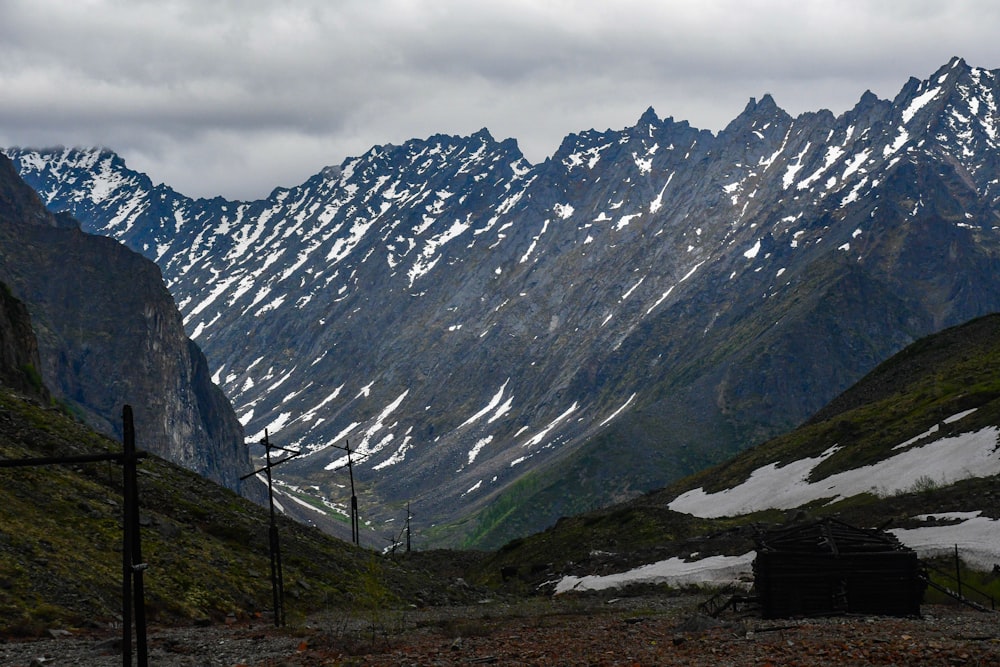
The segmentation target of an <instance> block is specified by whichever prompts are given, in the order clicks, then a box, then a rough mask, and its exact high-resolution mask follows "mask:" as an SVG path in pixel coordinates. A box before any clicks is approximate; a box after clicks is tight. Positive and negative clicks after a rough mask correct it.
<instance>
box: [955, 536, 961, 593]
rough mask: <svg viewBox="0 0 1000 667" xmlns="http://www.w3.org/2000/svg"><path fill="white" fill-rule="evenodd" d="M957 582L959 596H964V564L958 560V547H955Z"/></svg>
mask: <svg viewBox="0 0 1000 667" xmlns="http://www.w3.org/2000/svg"><path fill="white" fill-rule="evenodd" d="M955 581H957V582H958V594H959V595H961V594H962V563H961V561H960V560H958V545H957V544H956V545H955Z"/></svg>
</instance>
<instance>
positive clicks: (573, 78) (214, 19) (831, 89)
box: [0, 0, 1000, 199]
mask: <svg viewBox="0 0 1000 667" xmlns="http://www.w3.org/2000/svg"><path fill="white" fill-rule="evenodd" d="M998 35H1000V3H998V2H996V1H995V0H964V1H963V0H936V1H935V0H756V1H755V0H689V1H682V0H659V1H657V0H593V1H590V0H577V1H571V0H487V1H483V0H267V1H265V0H0V146H35V147H41V146H55V145H66V146H90V145H102V146H107V147H109V148H111V149H113V150H115V151H117V152H118V153H120V154H121V155H122V156H123V157H124V158H125V159H126V161H127V162H128V164H129V166H130V167H132V168H133V169H137V170H140V171H144V172H146V173H147V174H149V175H150V177H151V178H152V179H153V181H154V182H157V183H159V182H164V183H166V184H168V185H170V186H172V187H174V189H176V190H178V191H180V192H182V193H184V194H187V195H189V196H214V195H222V196H225V197H227V198H240V199H257V198H261V197H264V196H266V195H267V194H268V193H269V192H270V191H271V190H272V189H273V188H274V187H276V186H292V185H298V184H299V183H301V182H303V181H304V180H306V179H307V178H308V177H309V176H311V175H313V174H315V173H316V172H318V171H319V170H320V169H322V168H323V167H324V166H326V165H331V164H340V163H341V162H343V160H344V159H345V158H347V157H353V156H358V155H361V154H363V153H364V152H366V151H367V150H368V149H369V148H371V147H372V146H374V145H376V144H387V143H395V144H399V143H402V142H404V141H406V140H407V139H411V138H426V137H428V136H430V135H432V134H437V133H443V134H458V135H468V134H471V133H473V132H475V131H477V130H479V129H480V128H482V127H486V128H488V129H489V131H490V132H491V133H492V135H493V136H494V137H495V138H497V139H498V140H500V139H505V138H507V137H513V138H515V139H517V140H518V144H519V146H520V147H521V150H522V152H523V153H524V154H525V157H527V158H528V160H530V161H531V162H536V163H537V162H541V161H542V160H544V159H545V158H546V157H548V156H550V155H551V154H552V153H553V152H554V151H555V150H556V148H557V147H558V146H559V143H560V141H561V140H562V138H563V137H564V136H565V135H567V134H569V133H571V132H579V131H582V130H587V129H591V128H594V129H598V130H604V129H607V128H613V129H621V128H624V127H628V126H630V125H634V124H635V122H636V120H637V119H638V118H639V116H640V115H641V114H642V112H643V111H645V109H646V108H647V107H649V106H652V107H653V108H654V109H656V112H657V113H658V114H659V116H660V117H661V118H663V117H667V116H673V117H674V119H675V120H687V121H689V122H690V123H691V124H692V125H694V126H695V127H698V128H703V129H708V130H712V131H718V130H720V129H722V128H723V127H724V126H725V125H726V124H727V123H728V122H729V121H730V120H732V119H733V118H734V117H735V116H736V115H737V114H739V113H740V111H742V109H743V107H744V106H745V105H746V103H747V101H748V100H749V98H750V97H756V98H758V99H759V98H760V97H761V96H762V95H764V94H765V93H771V94H772V95H773V96H774V98H775V100H776V101H777V103H778V105H779V106H781V107H782V108H784V109H785V110H786V111H788V112H789V113H791V114H793V115H795V114H799V113H802V112H804V111H816V110H818V109H821V108H826V109H830V110H831V111H833V112H834V113H835V114H838V115H839V114H840V113H842V112H844V111H846V110H847V109H849V108H850V107H852V106H853V105H854V104H855V103H856V102H857V100H858V99H859V98H860V97H861V94H862V93H863V92H864V91H865V90H866V89H870V90H872V91H873V92H874V93H875V94H877V95H878V96H879V97H882V98H892V97H894V96H895V95H896V93H897V92H898V91H899V89H900V88H902V86H903V84H904V83H905V82H906V80H907V78H909V77H910V76H916V77H917V78H920V79H924V78H927V77H928V76H929V75H930V74H931V73H933V72H934V71H935V70H937V69H938V68H939V67H940V66H942V65H944V64H945V63H946V62H947V61H948V59H949V58H951V57H952V56H961V57H963V58H965V59H966V61H967V62H968V63H969V64H970V65H973V66H978V67H985V68H988V69H997V68H1000V37H998Z"/></svg>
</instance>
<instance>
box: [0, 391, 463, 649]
mask: <svg viewBox="0 0 1000 667" xmlns="http://www.w3.org/2000/svg"><path fill="white" fill-rule="evenodd" d="M136 431H137V442H138V446H139V448H140V449H141V448H142V425H141V424H136ZM120 448H121V445H120V443H116V442H113V441H111V440H108V439H106V438H104V437H103V436H99V435H96V434H95V433H94V432H93V431H91V430H89V429H87V428H86V427H84V426H82V425H81V424H80V423H78V422H76V421H74V420H73V419H71V418H69V417H67V415H66V414H65V413H64V412H62V411H61V410H59V409H55V408H52V407H47V406H42V405H39V404H38V403H37V402H35V401H32V400H27V399H25V398H24V397H23V396H21V395H18V394H15V393H12V392H10V391H8V390H5V389H0V458H2V459H19V458H34V457H49V456H76V455H81V454H91V453H98V452H108V451H120ZM139 493H140V504H141V509H140V516H141V526H142V527H141V535H142V548H143V557H144V560H145V561H146V562H147V563H148V564H149V569H148V570H146V573H145V576H144V579H145V588H146V608H147V616H148V617H149V619H150V621H151V622H153V623H187V622H191V621H195V620H201V621H213V620H214V621H218V620H221V619H223V618H224V617H225V616H226V615H228V614H235V615H236V616H237V617H247V616H250V615H255V614H258V613H262V612H263V613H264V614H265V615H266V613H267V612H268V611H269V610H270V609H271V607H272V602H271V581H270V561H269V556H268V539H267V534H268V533H267V525H268V522H267V513H266V510H265V509H264V508H261V507H258V506H256V505H254V504H252V503H250V502H248V501H246V500H245V499H243V498H241V497H239V496H237V495H236V494H235V493H233V492H231V491H229V490H227V489H225V488H223V487H220V486H218V485H216V484H214V483H212V482H209V481H206V480H204V479H203V478H200V477H198V476H197V475H195V474H193V473H191V472H189V471H186V470H184V469H181V468H179V467H177V466H175V465H173V464H170V463H167V462H165V461H163V460H161V459H158V458H156V457H149V458H146V459H144V460H142V461H141V462H140V465H139ZM279 529H280V536H281V544H282V558H283V565H284V568H283V570H284V582H285V594H286V595H285V610H286V614H287V616H288V618H289V620H293V619H295V618H297V617H298V618H301V616H302V615H304V614H306V613H308V612H310V611H313V610H317V609H320V608H330V607H334V608H335V607H345V608H347V607H353V606H357V605H359V604H360V605H363V604H365V600H366V597H371V595H372V591H373V590H378V591H380V601H379V604H388V603H389V602H388V601H394V602H398V603H414V604H427V603H434V602H435V601H441V600H447V599H448V596H449V595H452V594H455V591H454V590H453V588H454V587H453V586H451V580H449V579H447V578H445V576H444V575H443V574H442V575H439V574H438V573H437V572H438V571H439V570H435V568H434V567H433V564H432V565H429V566H427V568H424V567H419V566H418V563H419V562H422V561H418V560H416V559H414V560H413V561H411V562H408V561H406V560H405V559H399V560H392V559H387V558H382V557H381V556H378V555H376V554H375V553H373V552H371V551H367V550H364V549H359V548H356V547H354V546H352V545H349V544H347V543H345V542H342V541H340V540H337V539H334V538H331V537H329V536H327V535H325V534H323V533H321V532H320V531H318V530H316V529H314V528H308V527H305V526H303V525H301V524H296V523H293V522H291V521H287V520H284V519H282V520H281V521H280V527H279ZM121 548H122V483H121V468H120V466H118V465H117V464H112V463H96V464H80V465H72V466H65V465H57V466H47V467H38V468H35V467H32V468H0V635H17V634H29V635H30V634H37V633H39V632H42V631H44V630H45V629H46V628H51V627H61V626H65V625H81V624H84V625H86V624H91V623H104V622H109V621H113V619H114V618H115V617H116V615H118V614H119V613H120V611H121V567H122V555H121ZM424 560H426V559H424ZM432 572H433V573H432ZM453 574H454V573H452V575H453ZM382 593H384V597H383V596H382Z"/></svg>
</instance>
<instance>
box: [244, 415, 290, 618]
mask: <svg viewBox="0 0 1000 667" xmlns="http://www.w3.org/2000/svg"><path fill="white" fill-rule="evenodd" d="M250 444H253V443H250ZM260 444H262V445H264V461H265V465H264V467H262V468H258V469H257V470H254V471H253V472H251V473H248V474H246V475H243V476H242V477H240V481H243V480H245V479H246V478H248V477H253V476H254V475H257V474H260V473H262V472H263V473H265V474H266V476H267V502H268V508H269V510H270V526H269V528H268V544H269V546H270V549H269V550H270V553H271V596H272V598H273V602H274V626H275V627H280V626H282V625H284V624H285V579H284V575H283V574H282V571H281V542H280V541H279V539H278V522H277V519H276V516H275V512H274V486H273V484H272V482H271V469H272V468H274V467H276V466H279V465H281V464H282V463H286V462H288V461H290V460H292V459H294V458H295V457H296V456H298V455H299V454H301V453H302V452H301V451H295V450H292V449H287V448H285V447H279V446H277V445H272V444H271V441H270V440H269V439H268V435H267V429H264V441H263V442H262V443H260ZM272 448H273V449H278V450H281V451H282V452H285V453H286V454H287V456H285V457H284V458H282V459H278V460H277V461H272V460H271V449H272Z"/></svg>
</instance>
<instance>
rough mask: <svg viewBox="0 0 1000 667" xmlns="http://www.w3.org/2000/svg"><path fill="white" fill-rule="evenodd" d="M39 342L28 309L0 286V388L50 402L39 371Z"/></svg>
mask: <svg viewBox="0 0 1000 667" xmlns="http://www.w3.org/2000/svg"><path fill="white" fill-rule="evenodd" d="M40 365H41V360H40V359H39V357H38V341H37V340H36V339H35V332H34V331H32V330H31V316H30V315H29V314H28V309H27V308H26V307H25V305H24V304H23V303H21V302H20V301H19V300H18V299H17V298H15V297H14V295H13V294H12V293H11V291H10V288H9V287H7V286H6V285H3V284H0V385H3V386H5V387H11V388H13V389H16V390H18V391H21V392H24V393H26V394H29V395H32V396H36V397H38V398H41V399H42V400H45V401H47V400H48V399H49V392H48V389H46V388H45V385H44V384H42V379H41V375H39V372H38V368H39V366H40Z"/></svg>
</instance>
